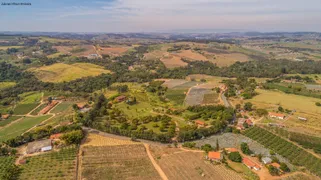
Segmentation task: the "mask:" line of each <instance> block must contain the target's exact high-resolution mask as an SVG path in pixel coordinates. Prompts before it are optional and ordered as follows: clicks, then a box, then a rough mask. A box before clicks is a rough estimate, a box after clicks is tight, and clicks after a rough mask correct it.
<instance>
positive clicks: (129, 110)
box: [115, 101, 152, 118]
mask: <svg viewBox="0 0 321 180" xmlns="http://www.w3.org/2000/svg"><path fill="white" fill-rule="evenodd" d="M115 107H116V108H118V109H119V110H122V111H123V112H124V113H125V114H126V115H127V116H128V117H129V118H136V117H143V116H148V115H150V112H151V110H152V107H151V106H150V104H149V103H148V102H143V101H142V102H138V103H137V104H135V105H132V106H131V105H128V104H126V103H125V102H122V103H118V104H115Z"/></svg>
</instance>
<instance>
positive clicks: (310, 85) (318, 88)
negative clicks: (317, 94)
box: [305, 84, 321, 91]
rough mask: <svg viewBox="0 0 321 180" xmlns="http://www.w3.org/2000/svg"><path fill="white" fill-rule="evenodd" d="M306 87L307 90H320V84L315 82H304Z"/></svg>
mask: <svg viewBox="0 0 321 180" xmlns="http://www.w3.org/2000/svg"><path fill="white" fill-rule="evenodd" d="M305 86H306V88H307V89H309V90H317V91H320V90H321V85H317V84H306V85H305Z"/></svg>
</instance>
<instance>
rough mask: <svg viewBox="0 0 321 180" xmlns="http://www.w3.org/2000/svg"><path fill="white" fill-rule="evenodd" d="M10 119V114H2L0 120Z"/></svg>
mask: <svg viewBox="0 0 321 180" xmlns="http://www.w3.org/2000/svg"><path fill="white" fill-rule="evenodd" d="M9 117H10V114H2V115H1V119H8V118H9Z"/></svg>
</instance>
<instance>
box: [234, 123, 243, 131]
mask: <svg viewBox="0 0 321 180" xmlns="http://www.w3.org/2000/svg"><path fill="white" fill-rule="evenodd" d="M236 129H238V130H244V129H245V127H244V126H243V124H237V125H236Z"/></svg>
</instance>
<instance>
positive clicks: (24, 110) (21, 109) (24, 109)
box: [13, 103, 39, 115]
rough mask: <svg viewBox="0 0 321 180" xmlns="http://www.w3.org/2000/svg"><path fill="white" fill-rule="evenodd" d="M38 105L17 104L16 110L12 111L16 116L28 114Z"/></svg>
mask: <svg viewBox="0 0 321 180" xmlns="http://www.w3.org/2000/svg"><path fill="white" fill-rule="evenodd" d="M38 105H39V104H38V103H37V104H36V103H34V104H18V105H17V106H16V108H15V109H14V110H13V113H14V114H17V115H24V114H28V113H29V112H30V111H31V110H33V109H34V108H36V107H37V106H38Z"/></svg>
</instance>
